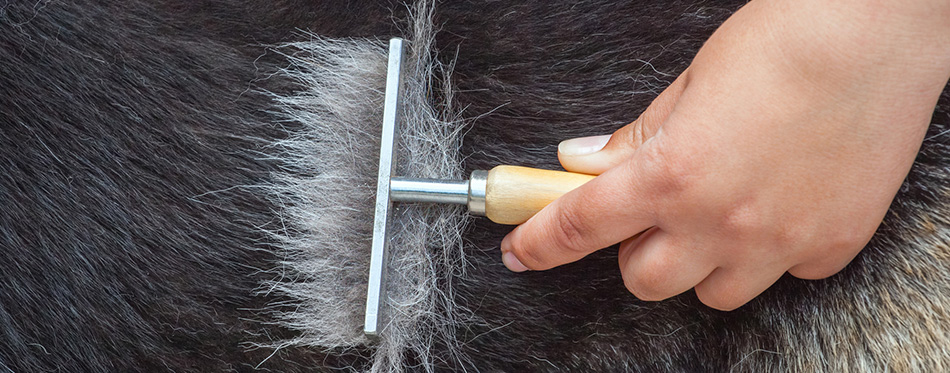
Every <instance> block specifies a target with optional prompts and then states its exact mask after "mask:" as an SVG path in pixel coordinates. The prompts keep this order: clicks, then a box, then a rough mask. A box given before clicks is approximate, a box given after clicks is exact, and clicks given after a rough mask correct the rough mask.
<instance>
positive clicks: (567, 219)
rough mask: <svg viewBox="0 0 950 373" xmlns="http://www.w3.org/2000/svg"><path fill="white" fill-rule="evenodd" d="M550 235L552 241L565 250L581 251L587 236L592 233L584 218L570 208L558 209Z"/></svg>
mask: <svg viewBox="0 0 950 373" xmlns="http://www.w3.org/2000/svg"><path fill="white" fill-rule="evenodd" d="M552 229H553V230H554V232H551V235H552V237H553V239H554V243H555V244H556V245H557V246H558V247H560V248H563V249H565V250H570V251H582V250H583V249H584V244H585V242H586V240H587V237H588V236H589V235H590V234H591V233H592V230H591V228H590V227H589V226H588V225H587V223H586V222H585V220H584V219H583V218H582V217H581V216H579V215H578V213H577V212H574V210H571V209H560V210H559V211H558V213H557V217H556V224H554V226H553V227H552Z"/></svg>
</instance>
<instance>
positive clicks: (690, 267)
mask: <svg viewBox="0 0 950 373" xmlns="http://www.w3.org/2000/svg"><path fill="white" fill-rule="evenodd" d="M619 256H620V271H621V273H622V275H623V283H624V285H625V286H626V287H627V289H628V290H630V292H631V293H633V295H636V296H637V298H639V299H641V300H647V301H657V300H663V299H666V298H669V297H672V296H675V295H678V294H680V293H682V292H685V291H687V290H689V289H692V288H693V287H694V286H696V284H698V283H700V282H702V281H703V279H705V278H706V277H707V276H709V274H710V273H712V272H713V270H715V269H716V264H715V262H714V261H712V260H710V258H707V255H706V254H705V253H703V252H700V251H699V250H698V248H695V247H690V246H688V245H684V244H682V243H679V242H676V240H675V239H674V238H673V237H672V236H671V235H670V234H669V233H666V232H664V231H662V230H660V229H658V228H653V229H650V230H649V231H647V232H646V233H644V234H643V235H641V236H640V237H638V238H636V239H634V240H631V241H628V242H625V243H624V244H622V245H621V246H620V255H619Z"/></svg>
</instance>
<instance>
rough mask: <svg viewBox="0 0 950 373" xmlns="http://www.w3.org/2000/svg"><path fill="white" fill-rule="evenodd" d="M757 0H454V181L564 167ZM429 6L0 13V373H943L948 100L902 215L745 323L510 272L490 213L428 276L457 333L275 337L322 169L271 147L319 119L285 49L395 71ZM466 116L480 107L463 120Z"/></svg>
mask: <svg viewBox="0 0 950 373" xmlns="http://www.w3.org/2000/svg"><path fill="white" fill-rule="evenodd" d="M743 3H744V2H742V1H730V2H715V3H713V2H705V1H696V0H677V1H667V2H646V1H642V2H640V1H638V2H595V1H533V2H532V1H529V2H519V3H510V2H501V1H490V0H489V1H458V2H443V3H437V4H435V8H434V9H432V12H433V13H432V14H431V19H432V24H431V25H432V27H433V29H432V31H431V32H432V33H431V36H432V37H433V39H432V40H431V44H429V43H428V42H427V43H421V44H426V45H428V46H427V47H426V48H425V51H417V53H422V52H428V53H433V54H432V55H433V56H438V57H437V59H436V60H433V61H432V64H436V63H442V64H445V65H447V66H446V72H447V70H448V67H449V66H448V65H452V66H451V67H453V68H452V69H451V71H452V73H451V75H447V74H445V72H442V71H440V70H439V69H435V70H433V71H432V75H431V76H429V77H427V79H428V78H431V79H432V80H423V84H426V85H427V86H428V87H430V88H432V91H431V92H430V93H431V96H430V97H429V102H427V103H425V104H426V105H428V106H429V109H431V110H432V112H434V113H437V114H438V119H439V121H443V122H446V123H448V122H451V123H455V124H457V125H460V126H461V127H459V128H460V131H462V132H459V133H460V134H464V136H462V137H461V139H460V140H459V139H454V138H453V137H452V136H454V135H453V134H454V133H456V132H454V131H455V130H454V129H452V130H449V131H446V132H444V133H442V135H441V136H442V137H440V138H441V139H443V140H445V141H446V142H445V143H440V144H439V145H441V146H450V145H451V146H455V145H458V143H456V142H453V141H460V142H461V145H460V146H457V149H458V154H457V155H458V159H459V160H460V163H459V164H460V165H461V173H462V174H465V173H467V172H469V171H471V170H473V169H486V168H490V167H492V166H494V165H497V164H501V163H518V164H521V165H526V166H535V167H543V168H557V163H556V158H555V156H554V154H555V149H556V144H557V143H558V141H560V140H562V139H565V138H570V137H575V136H583V135H593V134H606V133H609V132H611V131H613V130H615V129H617V128H619V127H620V126H622V125H624V124H626V123H628V122H630V121H632V120H633V119H635V117H636V116H637V114H639V113H640V112H641V111H642V110H643V109H644V108H646V106H647V105H648V104H649V103H650V101H651V100H652V99H653V98H654V97H655V96H656V95H657V94H658V93H659V92H660V91H662V89H663V88H664V87H665V86H666V85H668V84H669V83H670V82H671V81H672V80H673V78H675V77H676V75H677V74H679V73H680V72H682V71H683V69H685V68H686V66H688V64H689V62H690V60H691V58H692V56H693V55H694V54H695V53H696V51H697V50H698V49H699V47H700V46H701V45H702V42H703V41H704V40H705V38H706V37H708V35H710V34H711V33H712V32H713V31H714V30H715V28H716V27H717V26H718V25H719V24H720V23H721V22H722V21H724V20H725V19H726V18H727V17H728V16H729V15H730V14H731V13H732V12H733V11H735V10H736V9H738V8H739V7H740V6H741V5H742V4H743ZM412 9H413V5H412V4H401V3H394V2H389V1H380V2H359V3H341V2H333V1H324V2H311V3H305V2H296V1H279V2H241V3H239V2H230V1H156V2H144V1H124V2H117V3H99V2H86V1H72V2H48V1H39V2H35V3H34V2H29V3H23V2H16V3H14V2H9V3H4V4H2V5H0V175H2V176H0V371H4V370H10V371H54V370H63V371H155V370H171V371H229V370H238V371H246V370H251V369H255V368H257V369H262V370H273V371H288V372H294V371H310V370H333V369H338V368H343V369H350V370H357V371H362V370H367V369H371V368H372V367H373V364H374V363H375V364H377V365H376V366H377V367H384V366H385V367H391V368H393V369H397V368H398V369H404V370H479V371H522V370H527V371H589V370H607V371H657V370H659V371H695V370H714V371H726V370H738V371H815V370H820V371H825V370H827V371H839V370H860V371H866V370H874V371H877V370H896V371H943V370H947V369H948V366H950V347H947V346H950V343H948V342H950V313H948V308H950V268H948V263H950V261H948V260H950V208H948V201H950V94H948V93H947V92H945V93H944V94H943V96H942V97H941V99H940V101H939V103H938V106H937V109H936V111H935V113H934V116H933V124H932V125H931V128H930V130H929V132H928V134H927V137H926V140H925V141H924V144H923V147H922V149H921V152H920V154H919V156H918V158H917V161H916V163H915V165H914V167H913V169H912V170H911V173H910V174H909V175H908V178H907V180H906V181H905V183H904V185H903V187H902V188H901V190H900V192H899V194H898V196H897V198H896V199H895V201H894V203H893V205H892V207H891V210H890V212H889V213H888V215H887V217H886V218H885V221H884V224H883V225H882V226H881V228H880V229H879V230H878V232H877V234H876V235H875V237H874V239H873V240H872V241H871V243H869V244H868V246H867V248H865V250H864V251H863V252H862V253H861V254H860V255H859V256H858V257H857V258H856V259H855V260H854V261H853V262H852V263H851V264H850V265H849V266H848V267H846V268H845V269H844V270H843V271H842V272H841V273H839V274H837V275H835V276H833V277H831V278H829V279H826V280H821V281H803V280H798V279H795V278H792V277H788V276H786V277H785V278H782V279H781V280H780V281H779V282H778V283H777V284H776V285H775V286H773V287H772V288H771V289H769V290H768V291H766V292H765V293H764V294H763V295H762V296H760V297H758V298H757V299H756V300H754V301H753V302H751V303H750V304H748V305H746V306H744V307H742V308H740V309H738V310H736V311H732V312H719V311H715V310H711V309H709V308H707V307H705V306H703V305H702V304H700V303H699V301H698V300H697V299H696V297H695V295H694V294H692V293H691V292H688V293H686V294H683V295H681V296H678V297H675V298H673V299H670V300H667V301H662V302H641V301H639V300H637V299H636V298H635V297H633V296H632V295H630V294H629V293H628V292H627V291H626V289H625V288H624V286H623V284H622V281H621V279H620V276H619V270H618V269H617V265H616V260H617V259H616V249H615V248H612V249H606V250H603V251H601V252H599V253H597V254H595V255H592V256H590V257H588V258H585V259H584V260H582V261H580V262H578V263H574V264H570V265H567V266H564V267H560V268H557V269H554V270H551V271H545V272H532V273H524V274H512V273H509V272H507V270H505V269H504V267H503V266H502V265H501V263H500V258H499V254H498V251H497V249H498V243H499V242H500V240H501V237H503V236H504V234H505V233H506V232H507V231H508V230H510V227H503V226H497V225H494V224H492V223H490V222H487V221H486V220H484V219H475V220H473V221H472V224H469V225H467V226H466V228H464V230H462V231H461V233H462V237H461V238H460V239H459V241H457V242H461V245H462V246H461V248H460V249H452V247H454V246H450V251H446V252H445V253H448V254H452V253H459V255H464V259H465V260H464V261H459V262H455V261H451V262H442V263H451V265H447V266H444V267H443V266H441V264H440V267H436V268H441V269H439V270H437V271H435V272H431V273H434V274H435V275H436V276H442V277H440V278H439V279H438V280H435V281H436V283H435V284H433V286H434V287H429V288H428V289H430V290H431V289H437V290H439V291H443V292H444V291H449V292H451V295H450V297H449V298H446V299H451V303H444V304H443V305H442V306H439V307H437V308H430V309H428V310H429V311H427V313H426V315H428V316H425V317H422V318H419V319H416V320H418V321H420V322H422V323H429V322H433V321H438V320H443V321H444V320H450V321H451V322H449V323H446V324H444V325H439V326H438V327H439V328H442V329H426V330H430V331H431V330H445V331H446V333H448V334H442V335H437V336H435V337H433V338H421V339H418V340H417V341H421V342H412V343H406V344H402V346H408V347H407V348H405V349H403V350H399V349H393V350H386V351H388V352H387V353H386V354H388V355H386V354H384V355H386V356H388V357H387V359H388V360H386V364H383V365H379V364H381V363H379V360H378V359H381V358H382V357H381V356H382V355H380V354H379V351H382V348H383V347H382V346H381V345H378V344H374V343H369V342H366V341H359V340H354V341H356V342H353V343H348V344H343V345H341V344H328V343H315V344H314V343H308V342H306V341H313V337H314V335H312V334H309V335H308V334H307V333H305V332H301V329H300V328H295V327H294V328H287V327H285V326H281V325H279V324H278V323H279V322H280V320H284V321H286V320H287V319H281V318H279V317H275V315H278V316H279V315H285V316H286V315H293V314H294V312H297V311H299V308H298V306H299V302H300V298H299V296H297V297H295V296H294V295H293V294H292V293H287V292H282V291H269V290H270V289H273V288H274V287H275V286H277V287H280V286H284V285H287V284H288V281H286V280H287V278H283V277H281V276H280V274H286V273H292V272H280V271H279V269H280V268H286V266H284V265H283V264H284V263H286V262H287V261H288V260H289V259H288V257H287V256H286V251H284V248H285V246H284V245H285V243H286V241H284V238H281V237H284V236H281V235H279V234H278V235H274V234H272V233H273V232H277V233H281V232H283V233H287V232H299V231H288V230H286V228H285V226H284V225H283V223H286V222H287V220H286V219H287V218H288V217H289V216H291V215H286V214H282V211H284V210H282V208H283V207H282V205H281V204H279V203H277V202H275V200H274V195H275V194H274V193H273V192H274V189H273V188H274V186H275V185H281V184H280V183H281V182H282V180H284V181H286V179H281V178H282V177H287V175H290V176H293V175H297V176H300V175H305V173H304V172H305V171H303V170H301V169H299V168H297V167H298V166H300V165H301V163H299V162H298V163H292V162H291V161H290V160H292V159H295V158H293V157H291V158H287V157H283V156H282V154H284V155H286V152H285V150H286V149H285V148H281V146H280V145H275V144H284V145H286V144H288V141H293V140H294V139H295V137H294V136H295V134H299V133H302V132H304V131H307V130H308V129H307V127H306V125H307V123H301V122H300V121H295V120H288V116H287V111H285V110H283V109H282V107H281V105H285V104H286V103H283V104H282V103H281V101H279V100H276V99H275V97H294V96H295V95H299V94H301V93H304V92H303V90H304V88H301V86H300V85H299V84H298V82H295V81H294V80H292V78H290V77H289V76H287V75H285V74H282V73H281V72H285V71H288V69H293V68H294V66H295V65H293V64H294V63H298V62H299V61H298V62H295V61H294V60H293V59H292V58H291V59H288V56H294V54H293V52H290V51H291V50H293V48H294V44H288V43H297V42H308V41H313V40H317V38H324V39H327V38H331V39H333V40H339V39H342V40H349V42H351V43H358V44H361V45H375V46H376V47H375V48H377V49H376V50H375V51H376V52H373V53H375V54H372V53H371V55H375V56H377V58H378V57H379V56H380V55H381V53H383V52H382V51H383V50H382V49H380V48H381V44H380V41H384V40H386V39H387V38H388V37H390V36H406V37H409V38H414V37H416V36H419V34H418V32H417V31H418V30H417V29H415V28H414V27H415V26H414V25H416V24H414V23H412V22H417V21H413V20H418V19H420V18H419V15H418V14H417V13H413V12H412V11H411V10H412ZM427 16H428V15H427ZM424 18H425V17H424ZM425 19H428V18H425ZM414 32H415V33H414ZM311 34H312V35H318V36H310V35H311ZM427 35H428V34H427ZM311 38H313V39H311ZM354 38H358V39H354ZM327 40H329V39H327ZM337 42H339V43H344V42H345V41H337ZM288 48H289V49H288ZM417 56H418V54H417ZM296 57H300V55H299V54H298V55H296ZM368 59H369V58H367V61H368ZM425 74H429V72H428V71H427V70H426V72H425ZM418 77H419V78H420V79H421V78H422V75H418ZM445 84H449V85H451V86H452V87H454V88H453V89H447V88H445ZM324 93H325V92H324ZM449 98H451V102H452V105H451V107H443V106H441V105H443V103H447V102H449V100H448V99H449ZM364 103H366V104H371V103H370V102H364ZM346 104H352V103H346ZM420 105H422V103H419V105H414V107H416V108H419V107H420ZM455 108H457V110H458V111H459V112H460V115H461V118H468V119H467V120H461V121H455V117H454V115H455V114H454V113H455V112H456V111H455V110H456V109H455ZM452 128H454V127H452ZM453 139H454V140H453ZM368 141H375V139H374V140H368ZM359 145H360V146H362V145H363V144H359ZM448 158H451V157H448ZM448 158H447V159H448ZM443 161H444V159H440V160H439V162H443ZM437 163H438V162H437ZM439 164H444V163H439ZM354 172H358V171H354ZM456 173H458V170H450V169H438V170H435V171H431V174H430V175H432V176H435V175H438V176H447V175H454V174H456ZM281 175H284V176H281ZM417 176H427V175H417ZM284 185H286V184H284ZM314 193H317V194H318V195H323V196H329V193H334V191H333V190H327V191H325V192H323V191H319V190H317V191H314ZM416 213H418V214H420V215H418V217H420V218H421V219H431V218H433V217H437V216H444V215H440V214H446V212H445V211H441V210H440V211H420V212H416ZM403 228H404V229H407V230H408V229H411V228H412V226H406V227H403ZM361 229H365V228H359V227H353V228H352V229H350V228H341V232H343V233H342V234H345V235H346V237H355V236H357V235H359V233H360V232H362V231H361ZM426 229H431V227H429V228H426ZM430 232H431V231H430ZM297 237H298V238H299V237H300V236H297ZM439 239H441V238H439V237H438V235H436V236H429V237H428V238H425V239H423V240H424V241H426V242H427V243H429V244H432V243H437V242H439V241H438V240H439ZM454 240H455V238H450V239H449V242H456V241H454ZM417 242H418V241H417ZM435 246H438V245H435ZM432 249H433V248H432V247H427V248H426V250H432ZM433 260H434V261H438V260H443V259H440V258H436V259H433ZM453 260H454V259H453ZM446 268H454V269H456V271H451V272H445V271H444V269H446ZM428 270H429V269H427V271H428ZM427 291H428V290H427ZM357 293H358V292H357ZM288 294H289V295H288ZM426 294H431V293H426ZM440 296H441V295H440ZM446 304H448V305H450V306H451V307H452V308H449V307H448V306H445V305H446ZM344 306H345V305H344ZM321 307H322V306H321ZM335 307H343V306H340V305H335ZM354 307H356V309H359V307H361V305H354ZM328 311H329V310H328ZM308 312H310V313H311V314H319V313H320V312H321V311H320V310H319V309H317V308H311V310H310V311H308ZM304 315H306V313H304ZM304 321H306V320H304ZM323 326H327V325H325V324H324V325H323ZM420 330H421V329H420ZM421 336H424V335H423V334H420V335H404V336H401V337H403V338H410V339H412V338H420V337H421ZM287 341H294V342H303V343H302V344H304V346H297V345H288V344H287V343H286V342H287ZM314 345H321V346H324V347H314ZM334 346H336V347H334ZM278 347H279V348H278ZM393 354H397V355H399V356H398V357H396V356H395V355H393ZM393 362H395V363H393Z"/></svg>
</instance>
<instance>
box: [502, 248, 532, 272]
mask: <svg viewBox="0 0 950 373" xmlns="http://www.w3.org/2000/svg"><path fill="white" fill-rule="evenodd" d="M501 262H502V263H505V267H508V270H509V271H512V272H524V271H527V270H528V267H525V266H524V264H521V261H520V260H518V257H516V256H515V254H514V253H512V252H510V251H509V252H507V253H504V254H502V256H501Z"/></svg>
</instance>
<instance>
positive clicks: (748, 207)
mask: <svg viewBox="0 0 950 373" xmlns="http://www.w3.org/2000/svg"><path fill="white" fill-rule="evenodd" d="M764 224H765V223H764V221H763V217H762V214H761V213H760V212H759V211H757V210H756V207H755V206H754V205H753V204H752V203H751V202H740V203H737V204H735V205H733V206H731V207H729V208H727V210H726V213H725V214H723V216H722V224H721V226H722V228H723V229H725V230H726V231H727V232H728V233H729V234H730V235H733V236H734V237H745V236H749V235H753V234H756V233H758V232H760V231H761V230H762V229H763V225H764Z"/></svg>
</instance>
